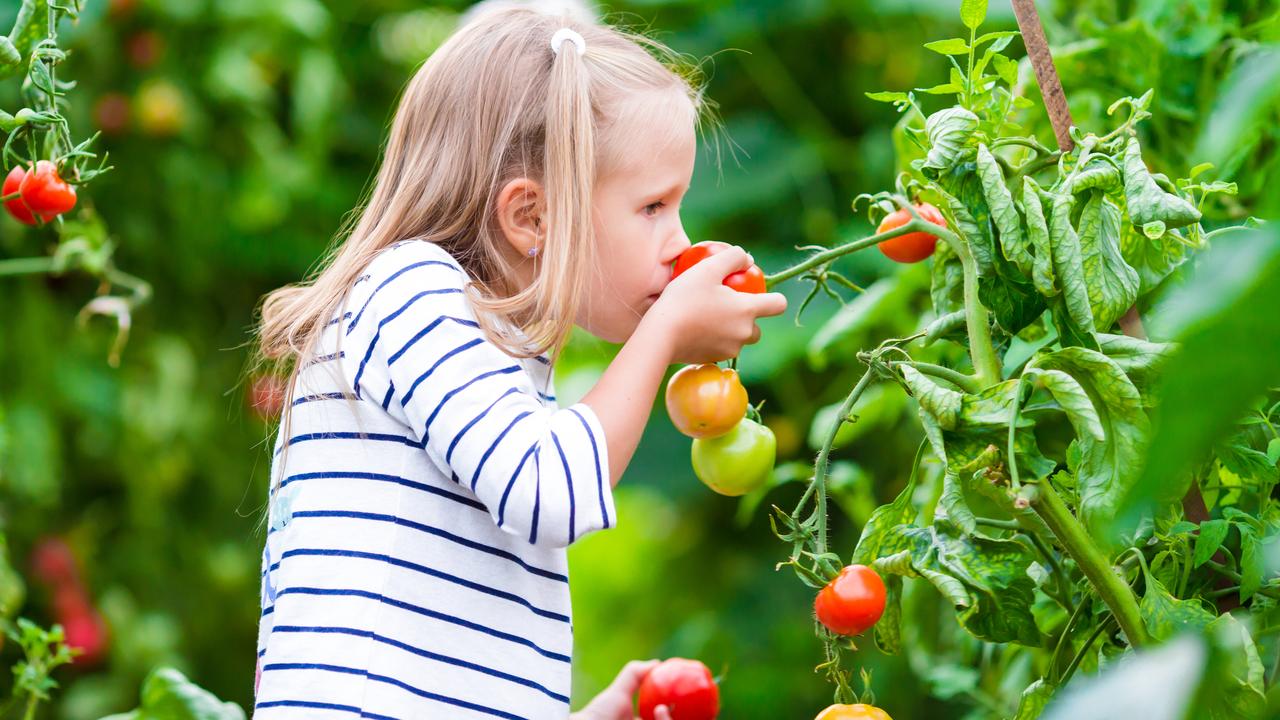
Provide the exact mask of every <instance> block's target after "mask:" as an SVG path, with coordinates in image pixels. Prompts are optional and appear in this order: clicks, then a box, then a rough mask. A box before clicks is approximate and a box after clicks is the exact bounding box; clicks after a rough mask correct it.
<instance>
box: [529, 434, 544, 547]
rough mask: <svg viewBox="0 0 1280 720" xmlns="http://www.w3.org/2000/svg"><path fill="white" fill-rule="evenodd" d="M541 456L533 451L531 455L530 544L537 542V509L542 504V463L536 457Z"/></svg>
mask: <svg viewBox="0 0 1280 720" xmlns="http://www.w3.org/2000/svg"><path fill="white" fill-rule="evenodd" d="M541 456H542V453H535V454H534V456H533V478H534V483H535V484H534V486H533V520H532V522H530V523H529V524H530V525H532V528H530V530H529V544H530V545H537V544H538V510H539V509H541V506H542V463H541V462H539V460H538V458H540V457H541Z"/></svg>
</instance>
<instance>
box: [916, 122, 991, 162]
mask: <svg viewBox="0 0 1280 720" xmlns="http://www.w3.org/2000/svg"><path fill="white" fill-rule="evenodd" d="M924 129H925V134H926V135H927V136H928V137H929V154H928V155H927V156H925V160H924V164H923V165H922V167H923V168H925V169H930V170H938V171H941V170H946V169H948V168H950V167H951V165H952V164H953V163H954V162H955V161H956V159H957V158H958V157H959V155H960V152H961V151H962V150H964V148H965V147H966V146H967V144H968V142H969V140H970V138H971V137H972V136H973V131H974V130H977V129H978V116H977V115H974V114H973V113H972V112H970V111H969V110H966V109H965V108H962V107H959V106H956V107H949V108H945V109H942V110H939V111H938V112H935V113H933V114H932V115H930V116H929V117H928V118H927V119H925V121H924Z"/></svg>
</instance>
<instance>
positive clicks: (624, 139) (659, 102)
mask: <svg viewBox="0 0 1280 720" xmlns="http://www.w3.org/2000/svg"><path fill="white" fill-rule="evenodd" d="M605 136H606V137H605V138H604V139H605V141H606V142H608V143H609V145H610V147H609V148H608V149H607V151H606V152H605V157H606V158H607V160H606V165H608V166H611V167H610V168H609V170H612V171H614V172H626V173H639V174H651V173H652V174H661V175H668V174H670V173H671V172H672V171H676V172H683V173H684V174H686V175H687V174H688V172H690V171H691V170H692V166H693V161H694V155H695V153H696V149H697V148H696V145H697V133H696V128H695V117H694V110H693V103H692V102H691V101H690V100H689V99H688V98H687V97H684V96H682V95H676V94H674V93H662V94H659V93H644V94H641V95H638V96H635V97H633V98H628V99H627V100H624V101H623V103H622V106H621V107H620V111H619V114H618V116H617V119H616V120H615V122H614V123H613V124H612V126H611V127H610V128H609V129H608V130H607V132H606V133H605Z"/></svg>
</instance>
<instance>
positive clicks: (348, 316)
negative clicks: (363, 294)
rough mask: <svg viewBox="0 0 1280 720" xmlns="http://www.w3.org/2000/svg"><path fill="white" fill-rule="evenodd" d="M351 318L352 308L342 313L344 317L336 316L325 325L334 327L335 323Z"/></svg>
mask: <svg viewBox="0 0 1280 720" xmlns="http://www.w3.org/2000/svg"><path fill="white" fill-rule="evenodd" d="M365 277H369V276H368V275H366V276H365ZM361 279H364V278H361ZM356 282H357V283H358V282H359V280H357V281H356ZM350 319H351V311H350V310H348V311H347V312H344V313H342V317H336V318H334V319H332V320H330V321H329V322H327V323H325V325H324V326H325V327H333V326H334V325H337V324H338V323H340V322H342V321H343V320H350Z"/></svg>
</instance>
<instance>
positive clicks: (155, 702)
mask: <svg viewBox="0 0 1280 720" xmlns="http://www.w3.org/2000/svg"><path fill="white" fill-rule="evenodd" d="M103 720H244V711H243V710H241V709H240V706H238V705H236V704H235V703H231V702H222V701H221V700H219V699H218V698H217V697H215V696H214V695H213V694H212V693H210V692H209V691H208V690H205V689H203V688H201V687H200V686H198V685H196V684H195V683H192V682H191V681H190V680H187V678H186V676H184V675H183V674H182V673H180V672H178V671H177V670H175V669H173V668H158V669H156V670H154V671H153V672H152V673H151V674H150V675H148V676H147V679H146V680H145V681H144V682H143V684H142V704H141V705H140V706H139V707H138V709H136V710H133V711H132V712H127V713H122V714H119V715H112V716H110V717H108V718H103Z"/></svg>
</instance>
